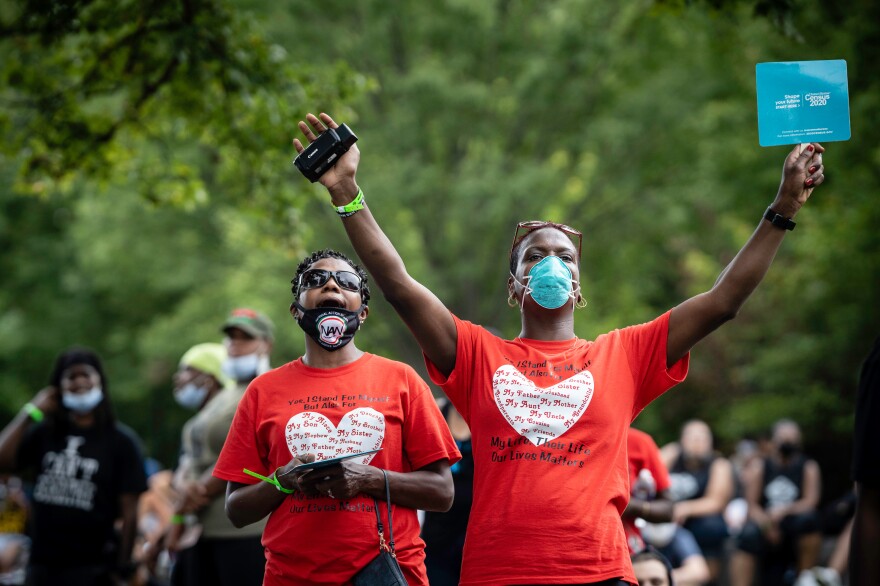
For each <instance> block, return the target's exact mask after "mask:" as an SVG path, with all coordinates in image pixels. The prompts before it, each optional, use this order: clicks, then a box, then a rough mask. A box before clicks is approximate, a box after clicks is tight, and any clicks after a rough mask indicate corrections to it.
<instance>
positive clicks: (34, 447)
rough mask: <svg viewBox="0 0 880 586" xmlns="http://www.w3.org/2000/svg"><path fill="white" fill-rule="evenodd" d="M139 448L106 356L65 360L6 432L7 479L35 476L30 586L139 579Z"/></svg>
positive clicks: (142, 484) (70, 355) (1, 462)
mask: <svg viewBox="0 0 880 586" xmlns="http://www.w3.org/2000/svg"><path fill="white" fill-rule="evenodd" d="M138 444H139V441H138V439H137V437H136V436H135V435H134V432H132V431H131V430H129V429H128V428H126V427H125V426H123V425H121V424H120V423H118V422H117V421H116V419H115V417H114V415H113V408H112V405H111V402H110V396H109V394H108V391H107V381H106V378H105V377H104V372H103V368H102V366H101V361H100V359H99V358H98V356H97V355H96V354H95V353H94V352H91V351H90V350H85V349H80V348H74V349H71V350H68V351H66V352H64V353H62V354H61V355H60V356H59V357H58V359H57V360H56V362H55V367H54V370H53V372H52V375H51V377H50V381H49V386H48V387H46V388H45V389H43V390H41V391H40V392H39V393H37V395H36V396H35V397H34V399H33V401H32V402H30V403H27V404H26V405H25V407H24V408H23V409H22V411H21V413H19V414H18V415H17V416H16V417H15V418H14V419H13V420H12V421H11V422H10V423H9V424H8V425H7V426H6V428H5V429H4V430H3V431H2V432H0V471H9V472H18V471H22V472H26V473H30V474H32V475H33V481H34V493H33V500H32V505H33V507H32V514H33V517H32V519H33V525H32V534H31V538H32V541H33V547H32V549H31V556H30V562H29V566H28V571H27V582H26V583H27V584H28V585H32V586H44V585H46V586H48V585H52V586H104V585H109V584H113V583H114V582H118V581H119V580H122V579H126V578H128V577H129V576H130V575H131V573H132V572H133V570H134V566H133V565H132V563H131V554H132V546H133V544H134V537H135V533H136V523H137V519H136V517H137V503H138V498H139V496H140V494H141V493H142V492H144V491H145V490H146V474H145V471H144V463H143V458H142V456H141V451H140V448H139V446H138ZM118 519H121V520H122V523H121V527H122V529H121V531H120V533H119V534H118V535H117V534H116V532H115V530H114V524H115V523H116V521H117V520H118Z"/></svg>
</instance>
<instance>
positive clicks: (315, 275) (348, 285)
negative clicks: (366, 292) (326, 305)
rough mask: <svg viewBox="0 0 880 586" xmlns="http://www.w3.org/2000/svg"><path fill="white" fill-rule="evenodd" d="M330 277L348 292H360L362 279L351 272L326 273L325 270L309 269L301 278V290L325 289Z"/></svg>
mask: <svg viewBox="0 0 880 586" xmlns="http://www.w3.org/2000/svg"><path fill="white" fill-rule="evenodd" d="M330 277H333V279H334V280H335V281H336V284H337V285H339V286H340V287H342V288H343V289H345V290H346V291H360V290H361V278H360V277H359V276H358V275H357V274H356V273H353V272H351V271H325V270H324V269H309V270H307V271H305V272H303V274H302V275H300V277H299V286H300V289H314V288H316V287H323V286H324V284H325V283H327V281H329V280H330Z"/></svg>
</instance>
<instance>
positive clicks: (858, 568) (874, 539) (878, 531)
mask: <svg viewBox="0 0 880 586" xmlns="http://www.w3.org/2000/svg"><path fill="white" fill-rule="evenodd" d="M853 447H854V450H853V480H855V482H856V495H857V501H856V513H855V521H854V522H853V528H852V545H851V548H850V556H849V572H850V575H849V577H850V584H851V585H852V586H876V585H877V584H880V555H878V544H880V338H877V339H876V340H875V342H874V347H873V348H872V349H871V353H870V354H869V355H868V357H867V358H866V359H865V362H864V363H863V365H862V372H861V374H860V376H859V390H858V398H857V402H856V423H855V433H854V434H853Z"/></svg>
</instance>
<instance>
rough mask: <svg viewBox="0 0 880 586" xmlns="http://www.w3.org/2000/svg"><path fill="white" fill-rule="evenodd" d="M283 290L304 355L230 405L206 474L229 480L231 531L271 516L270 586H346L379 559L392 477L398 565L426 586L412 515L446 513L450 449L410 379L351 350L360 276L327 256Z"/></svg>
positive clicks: (394, 365)
mask: <svg viewBox="0 0 880 586" xmlns="http://www.w3.org/2000/svg"><path fill="white" fill-rule="evenodd" d="M291 290H292V292H293V303H291V305H290V313H291V315H292V316H293V318H294V319H295V320H296V322H297V324H299V326H300V328H302V330H303V332H304V333H305V346H306V348H305V354H304V355H303V356H301V357H300V358H298V359H296V360H294V361H293V362H289V363H287V364H285V365H283V366H281V367H279V368H276V369H274V370H271V371H269V372H267V373H264V374H262V375H260V376H258V377H257V378H256V379H254V381H253V382H251V384H250V385H249V386H248V389H247V391H245V394H244V397H243V398H242V399H241V402H240V403H239V405H238V410H237V411H236V414H235V418H234V419H233V422H232V428H231V429H230V431H229V436H228V437H227V439H226V443H225V445H224V446H223V451H222V452H221V454H220V459H219V460H218V462H217V465H216V466H215V468H214V475H215V476H217V477H218V478H220V479H223V480H226V481H228V487H227V491H226V512H227V515H228V516H229V518H230V520H231V521H232V522H233V524H234V525H236V526H238V527H242V526H245V525H248V524H250V523H255V522H257V521H259V520H261V519H263V518H264V517H266V516H267V515H268V516H269V519H268V522H267V524H266V530H265V531H264V533H263V546H264V548H265V553H266V570H265V578H264V584H266V585H267V586H274V585H281V584H313V585H322V584H326V585H331V584H334V585H338V584H346V583H348V582H349V581H350V580H351V579H352V577H353V576H354V575H355V574H357V573H358V571H360V570H361V569H362V568H363V567H364V566H366V565H367V564H369V563H370V562H371V561H372V560H373V558H375V557H376V553H377V551H378V539H377V533H376V530H377V527H376V525H377V523H376V512H375V509H374V507H375V506H376V505H375V503H376V501H374V499H376V500H377V501H378V502H379V503H384V501H385V475H386V473H387V478H388V483H389V485H390V492H391V501H392V503H393V504H394V505H396V506H394V507H392V509H393V537H394V540H395V546H396V550H397V559H398V561H399V563H400V566H401V568H402V570H403V573H404V576H405V577H406V579H407V582H408V583H409V584H410V585H416V584H427V583H428V582H427V577H426V573H425V565H424V557H425V556H424V542H422V540H421V539H420V538H419V522H418V518H417V515H416V510H417V509H422V510H428V511H446V510H448V509H449V507H450V506H451V504H452V498H453V483H452V475H451V473H450V465H452V464H454V463H455V462H457V461H458V460H459V459H460V457H461V455H460V454H459V451H458V449H457V448H456V445H455V440H454V439H453V438H452V436H451V434H450V433H449V429H448V427H447V426H446V422H445V421H444V419H443V416H442V415H441V414H440V410H439V409H438V407H437V404H436V402H435V401H434V398H433V396H432V395H431V391H430V390H429V389H428V386H427V385H426V384H425V382H424V381H422V380H421V379H420V378H419V376H418V375H417V374H416V372H415V371H414V370H413V369H412V368H411V367H409V366H407V365H405V364H402V363H400V362H395V361H392V360H388V359H386V358H382V357H381V356H377V355H375V354H370V353H368V352H364V351H362V350H360V349H359V348H358V347H357V346H356V345H355V343H354V341H353V338H354V336H355V334H356V333H357V331H358V330H359V329H360V327H361V326H362V325H363V323H364V322H365V321H366V319H367V315H368V314H369V308H368V303H369V300H370V289H369V287H368V284H367V275H366V273H365V272H364V270H363V269H361V268H360V267H359V266H358V265H356V264H355V263H354V262H352V261H351V260H349V259H348V258H347V257H345V256H344V255H343V254H341V253H339V252H336V251H334V250H321V251H318V252H315V253H313V254H311V255H310V256H308V257H306V258H305V259H304V260H303V261H302V262H301V263H300V264H299V266H298V267H297V270H296V274H295V276H294V278H293V281H292V288H291ZM372 450H379V451H377V452H375V453H370V454H366V455H363V456H359V457H356V458H351V459H348V460H344V461H343V462H342V463H338V464H335V465H333V466H331V467H326V468H321V469H320V470H312V471H308V472H300V471H294V470H293V468H294V466H297V465H299V464H302V463H306V462H312V461H314V460H326V459H330V458H333V457H335V456H339V455H345V454H360V453H361V452H368V451H372ZM257 478H259V479H261V480H266V482H261V481H260V480H257ZM379 511H381V513H382V515H381V516H382V519H383V521H384V519H385V518H386V512H385V505H384V504H381V505H380V506H379Z"/></svg>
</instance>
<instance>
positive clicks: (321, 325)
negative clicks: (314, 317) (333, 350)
mask: <svg viewBox="0 0 880 586" xmlns="http://www.w3.org/2000/svg"><path fill="white" fill-rule="evenodd" d="M343 334H345V320H344V319H342V318H341V317H340V316H338V315H326V316H324V317H322V318H321V319H320V320H318V335H319V337H320V338H321V341H322V342H324V343H325V344H329V345H330V346H336V345H337V344H339V340H340V339H342V336H343Z"/></svg>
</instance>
